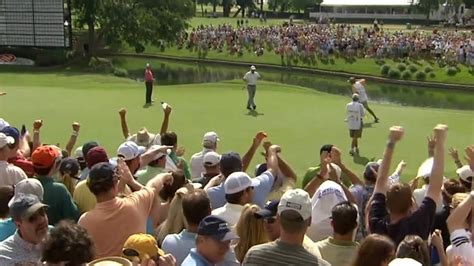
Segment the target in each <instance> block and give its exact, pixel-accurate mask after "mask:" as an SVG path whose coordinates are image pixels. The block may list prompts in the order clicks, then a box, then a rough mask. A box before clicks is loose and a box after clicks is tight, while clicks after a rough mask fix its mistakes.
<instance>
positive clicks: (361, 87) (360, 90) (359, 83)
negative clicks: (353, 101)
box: [348, 77, 379, 123]
mask: <svg viewBox="0 0 474 266" xmlns="http://www.w3.org/2000/svg"><path fill="white" fill-rule="evenodd" d="M348 81H349V83H350V84H351V85H352V93H356V94H358V95H359V102H360V103H361V104H362V105H363V106H364V108H365V110H367V112H369V113H370V114H371V115H372V116H373V117H374V122H375V123H378V122H379V119H378V117H377V116H376V115H375V113H374V111H372V109H370V107H369V104H368V103H367V101H368V100H369V98H368V97H367V92H366V91H365V79H359V80H356V78H354V77H351V78H350V79H349V80H348Z"/></svg>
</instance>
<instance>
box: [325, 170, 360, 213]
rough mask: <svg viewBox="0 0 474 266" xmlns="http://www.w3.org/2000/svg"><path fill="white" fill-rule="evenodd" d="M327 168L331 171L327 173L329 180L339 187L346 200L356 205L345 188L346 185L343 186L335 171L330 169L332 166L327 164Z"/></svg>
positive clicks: (352, 196)
mask: <svg viewBox="0 0 474 266" xmlns="http://www.w3.org/2000/svg"><path fill="white" fill-rule="evenodd" d="M329 168H330V169H331V172H330V173H329V180H332V181H334V182H336V183H337V184H338V185H339V186H341V188H342V191H344V194H345V195H346V198H347V200H348V201H349V202H350V203H352V204H355V205H357V202H356V199H355V198H354V195H352V193H351V191H350V190H349V189H348V188H347V187H346V185H344V183H343V182H342V181H341V178H340V177H339V176H337V173H336V170H334V167H332V165H331V164H329Z"/></svg>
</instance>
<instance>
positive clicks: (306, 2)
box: [291, 0, 322, 13]
mask: <svg viewBox="0 0 474 266" xmlns="http://www.w3.org/2000/svg"><path fill="white" fill-rule="evenodd" d="M321 2H322V0H291V8H292V9H293V10H296V11H297V12H298V13H300V11H301V10H303V11H304V10H305V9H306V8H308V7H310V6H312V5H316V4H320V3H321Z"/></svg>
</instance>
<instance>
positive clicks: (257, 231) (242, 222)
mask: <svg viewBox="0 0 474 266" xmlns="http://www.w3.org/2000/svg"><path fill="white" fill-rule="evenodd" d="M258 211H260V208H259V207H258V206H257V205H251V204H247V205H245V207H244V209H243V210H242V213H241V215H240V219H239V222H238V223H237V225H236V226H235V230H236V232H237V235H238V236H239V237H240V239H239V240H238V243H237V245H236V246H235V257H236V258H237V260H238V261H240V262H242V261H243V260H244V257H245V254H246V253H247V251H248V250H249V249H250V248H251V247H253V246H255V245H259V244H263V243H267V242H268V237H267V234H266V233H265V229H264V228H263V219H257V218H255V213H256V212H258Z"/></svg>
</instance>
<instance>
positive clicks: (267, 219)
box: [263, 217, 276, 224]
mask: <svg viewBox="0 0 474 266" xmlns="http://www.w3.org/2000/svg"><path fill="white" fill-rule="evenodd" d="M263 221H264V222H265V223H267V224H273V223H274V222H275V221H276V219H275V217H269V218H265V219H263Z"/></svg>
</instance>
